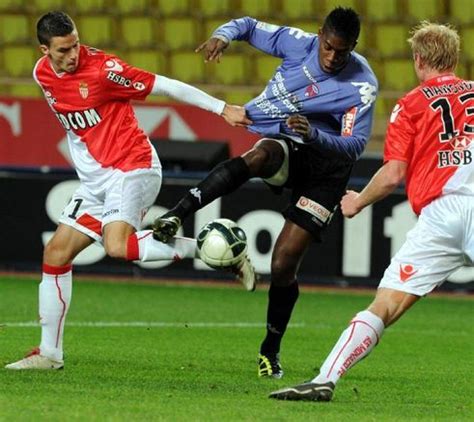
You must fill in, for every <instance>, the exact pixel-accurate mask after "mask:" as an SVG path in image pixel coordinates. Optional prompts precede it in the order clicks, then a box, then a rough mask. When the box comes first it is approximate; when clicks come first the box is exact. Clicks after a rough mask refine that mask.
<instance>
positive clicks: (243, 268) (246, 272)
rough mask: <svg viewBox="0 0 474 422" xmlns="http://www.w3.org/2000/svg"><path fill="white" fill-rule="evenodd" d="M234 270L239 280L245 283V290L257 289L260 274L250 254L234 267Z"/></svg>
mask: <svg viewBox="0 0 474 422" xmlns="http://www.w3.org/2000/svg"><path fill="white" fill-rule="evenodd" d="M232 272H233V273H234V274H235V275H237V280H238V281H239V282H240V283H242V284H243V286H244V287H245V290H247V291H249V292H253V291H254V290H255V287H256V285H257V281H258V276H257V273H256V272H255V268H254V267H253V265H252V263H251V262H250V258H249V257H248V256H244V257H243V258H242V260H241V261H240V262H239V263H238V264H237V265H235V266H234V267H233V268H232Z"/></svg>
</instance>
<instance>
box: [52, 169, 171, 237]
mask: <svg viewBox="0 0 474 422" xmlns="http://www.w3.org/2000/svg"><path fill="white" fill-rule="evenodd" d="M161 179H162V177H161V169H139V170H133V171H130V172H126V173H124V172H121V171H116V172H113V173H112V174H111V177H110V178H109V180H108V182H107V186H105V187H104V189H103V191H101V192H100V193H99V194H94V195H93V194H92V193H91V192H90V191H89V190H88V189H87V186H86V185H84V184H81V185H80V186H79V188H78V189H77V190H76V192H74V195H73V197H72V199H71V201H70V202H69V204H68V205H67V206H66V208H64V210H63V212H62V214H61V217H60V219H59V222H60V223H62V224H66V225H68V226H71V227H73V228H75V229H76V230H78V231H80V232H81V233H84V234H86V235H87V236H89V237H91V238H92V239H94V240H96V241H98V242H101V241H102V231H103V227H104V226H105V225H106V224H108V223H111V222H113V221H124V222H125V223H128V224H130V225H131V226H133V227H134V228H135V229H136V230H139V229H140V225H141V222H142V220H143V217H144V216H145V214H146V213H147V211H148V209H149V208H150V207H151V206H152V205H153V204H154V202H155V200H156V197H157V196H158V193H159V192H160V188H161Z"/></svg>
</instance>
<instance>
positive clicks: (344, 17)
mask: <svg viewBox="0 0 474 422" xmlns="http://www.w3.org/2000/svg"><path fill="white" fill-rule="evenodd" d="M323 31H329V32H333V33H334V34H335V35H337V36H338V37H341V38H343V39H344V40H346V41H350V42H356V41H357V39H358V38H359V33H360V18H359V15H358V14H357V13H356V11H355V10H354V9H351V8H350V7H347V8H346V7H336V8H335V9H333V10H332V11H331V13H329V15H327V16H326V19H325V20H324V24H323Z"/></svg>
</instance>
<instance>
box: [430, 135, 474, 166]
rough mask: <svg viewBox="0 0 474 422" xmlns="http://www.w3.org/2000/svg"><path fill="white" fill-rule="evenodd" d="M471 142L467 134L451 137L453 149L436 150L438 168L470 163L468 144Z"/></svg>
mask: <svg viewBox="0 0 474 422" xmlns="http://www.w3.org/2000/svg"><path fill="white" fill-rule="evenodd" d="M472 142H473V140H472V138H469V137H467V136H458V137H456V138H454V139H451V141H450V143H451V146H452V147H453V148H454V149H453V150H442V151H438V168H444V167H459V166H466V165H468V164H471V163H472V149H469V146H470V145H471V143H472Z"/></svg>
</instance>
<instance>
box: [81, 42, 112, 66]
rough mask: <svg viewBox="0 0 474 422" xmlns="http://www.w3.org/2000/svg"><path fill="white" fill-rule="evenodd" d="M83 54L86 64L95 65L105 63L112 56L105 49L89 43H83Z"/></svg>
mask: <svg viewBox="0 0 474 422" xmlns="http://www.w3.org/2000/svg"><path fill="white" fill-rule="evenodd" d="M81 56H82V59H83V60H84V62H85V64H86V65H94V66H97V65H98V64H100V63H103V62H104V61H106V60H107V59H108V58H109V57H111V55H110V54H108V53H106V52H105V51H103V50H100V49H98V48H95V47H90V46H88V45H81Z"/></svg>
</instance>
